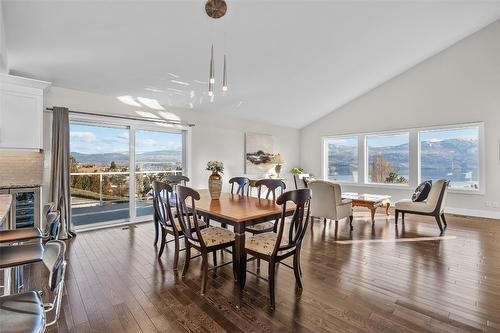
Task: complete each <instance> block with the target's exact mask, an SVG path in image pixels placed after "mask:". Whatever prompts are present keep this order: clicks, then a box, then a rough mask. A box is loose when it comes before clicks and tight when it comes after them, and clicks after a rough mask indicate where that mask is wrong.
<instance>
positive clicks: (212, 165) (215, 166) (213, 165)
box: [206, 161, 224, 173]
mask: <svg viewBox="0 0 500 333" xmlns="http://www.w3.org/2000/svg"><path fill="white" fill-rule="evenodd" d="M206 170H208V171H212V172H220V173H223V172H224V163H222V162H219V161H208V163H207V169H206Z"/></svg>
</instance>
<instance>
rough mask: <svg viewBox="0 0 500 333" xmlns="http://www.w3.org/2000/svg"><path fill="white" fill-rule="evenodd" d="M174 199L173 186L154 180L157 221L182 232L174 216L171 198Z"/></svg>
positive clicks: (154, 202) (154, 204)
mask: <svg viewBox="0 0 500 333" xmlns="http://www.w3.org/2000/svg"><path fill="white" fill-rule="evenodd" d="M173 199H175V193H174V190H173V189H172V186H170V185H169V184H167V183H166V182H161V181H158V180H155V181H154V182H153V209H154V215H155V219H156V221H158V223H160V224H161V225H163V226H165V227H170V228H172V229H173V230H174V231H175V232H180V230H177V228H176V227H175V223H174V218H173V216H172V209H171V207H172V205H171V204H170V200H173Z"/></svg>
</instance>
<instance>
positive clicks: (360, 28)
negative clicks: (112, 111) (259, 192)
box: [3, 0, 500, 128]
mask: <svg viewBox="0 0 500 333" xmlns="http://www.w3.org/2000/svg"><path fill="white" fill-rule="evenodd" d="M204 3H205V2H204V1H202V0H200V1H189V0H182V1H48V0H45V1H22V0H20V1H15V0H4V1H3V12H4V20H5V30H6V45H7V55H8V64H9V68H10V71H11V73H12V74H15V75H22V76H27V77H32V78H37V79H42V80H47V81H51V82H53V84H54V85H56V86H60V87H66V88H72V89H77V90H82V91H87V92H95V93H99V94H104V95H110V96H116V97H118V96H124V95H126V96H131V97H132V98H137V97H143V98H150V99H156V100H158V101H159V103H160V104H162V105H164V106H165V108H167V109H168V108H169V107H177V108H187V109H189V108H192V109H194V110H195V111H197V112H213V111H219V112H222V113H227V114H230V115H232V116H237V117H243V118H245V119H249V120H260V121H266V122H270V123H273V124H278V125H283V126H288V127H296V128H300V127H303V126H305V125H307V124H309V123H311V122H312V121H314V120H316V119H318V118H320V117H321V116H323V115H325V114H327V113H329V112H331V111H334V110H335V109H336V108H338V107H340V106H341V105H343V104H345V103H347V102H349V101H351V100H353V99H354V98H356V97H358V96H360V95H362V94H363V93H365V92H367V91H369V90H370V89H372V88H374V87H376V86H377V85H379V84H381V83H383V82H385V81H387V80H388V79H390V78H392V77H394V76H396V75H398V74H400V73H401V72H403V71H405V70H407V69H408V68H411V67H412V66H414V65H416V64H418V63H419V62H421V61H423V60H425V59H426V58H428V57H430V56H432V55H435V54H436V53H438V52H439V51H441V50H443V49H445V48H447V47H449V46H450V45H452V44H453V43H455V42H457V41H459V40H460V39H463V38H464V37H466V36H468V35H470V34H472V33H474V32H475V31H477V30H479V29H481V28H482V27H484V26H486V25H487V24H489V23H491V22H493V21H495V20H497V19H499V18H500V2H497V1H478V0H472V1H375V0H372V1H310V0H307V1H306V0H304V1H255V0H253V1H244V0H234V1H231V0H227V3H228V6H229V8H228V12H227V14H226V16H225V17H223V18H222V19H219V20H213V19H211V18H209V17H207V15H206V14H205V12H204ZM212 43H213V44H214V48H215V62H216V79H217V82H216V90H215V92H216V93H215V96H214V99H213V101H211V100H210V98H209V97H208V96H207V84H206V82H207V76H208V65H209V48H210V45H211V44H212ZM223 54H227V60H228V79H229V91H228V92H227V93H226V94H225V95H223V94H222V91H221V79H222V77H221V71H222V59H223Z"/></svg>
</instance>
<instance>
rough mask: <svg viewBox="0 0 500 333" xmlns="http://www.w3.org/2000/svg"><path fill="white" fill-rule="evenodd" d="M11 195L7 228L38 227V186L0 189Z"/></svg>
mask: <svg viewBox="0 0 500 333" xmlns="http://www.w3.org/2000/svg"><path fill="white" fill-rule="evenodd" d="M0 191H2V192H3V193H10V194H11V195H12V207H11V209H10V216H9V217H10V218H9V226H8V229H22V228H32V227H39V228H40V188H39V187H21V188H9V189H3V190H0Z"/></svg>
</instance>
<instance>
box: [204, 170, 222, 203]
mask: <svg viewBox="0 0 500 333" xmlns="http://www.w3.org/2000/svg"><path fill="white" fill-rule="evenodd" d="M207 170H208V171H212V174H211V175H210V176H209V177H208V192H210V197H212V200H218V199H219V198H220V193H221V191H222V176H221V175H220V173H223V171H224V163H222V162H219V161H208V163H207Z"/></svg>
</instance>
